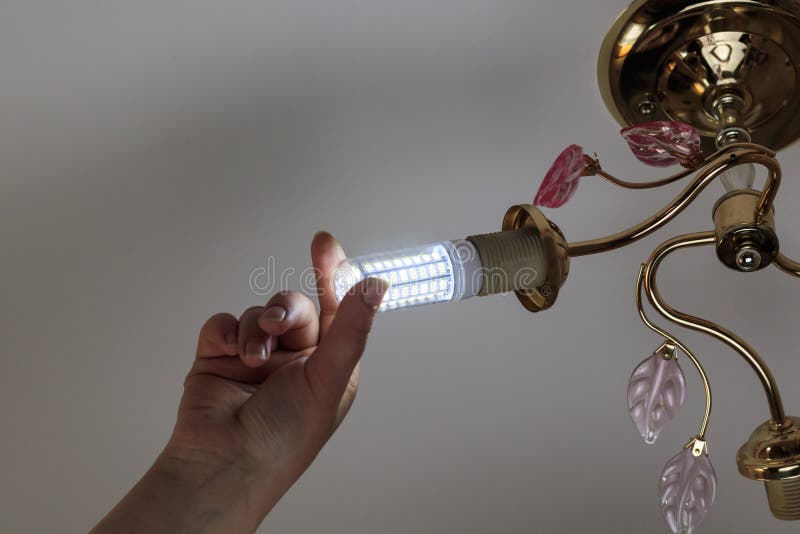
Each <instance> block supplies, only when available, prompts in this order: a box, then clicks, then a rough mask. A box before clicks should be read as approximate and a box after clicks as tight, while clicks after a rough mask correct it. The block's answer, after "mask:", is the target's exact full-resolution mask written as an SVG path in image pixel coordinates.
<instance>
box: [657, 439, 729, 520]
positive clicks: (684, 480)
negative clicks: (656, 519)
mask: <svg viewBox="0 0 800 534" xmlns="http://www.w3.org/2000/svg"><path fill="white" fill-rule="evenodd" d="M697 452H698V451H693V450H692V448H691V447H689V448H686V449H684V450H683V451H681V452H680V453H679V454H678V455H677V456H675V457H674V458H672V459H671V460H670V461H669V462H667V465H666V466H664V470H663V471H662V472H661V480H660V481H659V485H658V498H659V504H660V505H661V513H662V514H664V519H666V521H667V524H668V525H669V528H670V530H671V531H672V532H673V533H674V534H692V532H694V531H695V529H696V528H697V526H698V525H699V524H700V522H701V521H702V520H703V518H704V517H705V515H706V513H707V512H708V510H709V509H710V508H711V506H712V505H713V504H714V499H715V497H716V493H717V475H716V473H714V467H713V466H712V465H711V461H710V460H709V459H708V454H707V453H706V451H705V449H704V448H703V450H702V451H701V452H699V454H697Z"/></svg>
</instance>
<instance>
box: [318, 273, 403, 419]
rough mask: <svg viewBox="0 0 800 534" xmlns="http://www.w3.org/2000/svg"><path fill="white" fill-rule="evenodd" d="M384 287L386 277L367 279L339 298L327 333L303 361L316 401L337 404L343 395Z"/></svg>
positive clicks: (384, 291)
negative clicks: (317, 399)
mask: <svg viewBox="0 0 800 534" xmlns="http://www.w3.org/2000/svg"><path fill="white" fill-rule="evenodd" d="M388 288H389V282H388V281H386V280H383V279H380V278H367V279H366V280H362V281H361V282H359V283H358V284H356V285H355V286H353V288H352V289H351V290H350V291H348V292H347V295H345V297H344V299H342V302H341V303H340V304H339V308H338V309H337V310H336V315H335V316H334V318H333V322H332V323H331V325H330V328H329V329H328V332H327V333H326V334H325V336H324V337H323V338H322V340H321V341H320V343H319V347H317V350H316V351H314V354H312V355H311V357H310V358H309V360H308V362H307V364H306V365H307V366H308V368H307V370H308V377H309V380H310V382H311V388H312V389H313V391H314V393H315V394H316V396H317V398H319V399H320V400H323V401H329V402H331V403H335V404H338V402H339V399H340V398H341V397H342V395H344V392H345V390H346V389H347V384H348V382H349V380H350V376H351V375H352V374H353V371H354V370H355V367H356V365H357V364H358V361H359V359H360V358H361V354H362V353H363V352H364V348H365V347H366V345H367V337H368V336H369V332H370V329H371V327H372V320H373V318H374V317H375V312H376V311H377V310H378V307H379V306H380V303H381V300H383V295H384V294H385V293H386V290H387V289H388Z"/></svg>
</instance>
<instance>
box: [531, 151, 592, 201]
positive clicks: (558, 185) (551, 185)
mask: <svg viewBox="0 0 800 534" xmlns="http://www.w3.org/2000/svg"><path fill="white" fill-rule="evenodd" d="M586 163H587V160H586V155H585V154H584V153H583V149H582V148H581V147H579V146H578V145H570V146H568V147H567V148H565V149H564V151H563V152H561V154H559V156H558V158H556V160H555V162H553V166H552V167H550V170H549V171H547V174H546V175H545V177H544V180H543V181H542V185H541V186H540V187H539V191H538V192H537V193H536V197H535V198H534V199H533V205H534V206H545V207H547V208H560V207H561V206H563V205H564V204H566V203H567V201H568V200H569V199H570V198H572V195H574V194H575V190H576V189H577V188H578V183H580V179H581V178H582V177H583V176H588V174H589V172H588V170H587V168H586Z"/></svg>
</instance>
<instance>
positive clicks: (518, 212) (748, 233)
mask: <svg viewBox="0 0 800 534" xmlns="http://www.w3.org/2000/svg"><path fill="white" fill-rule="evenodd" d="M598 72H599V82H600V89H601V92H602V94H603V98H604V100H605V103H606V105H607V106H608V108H609V110H610V111H611V113H612V115H613V116H614V118H615V119H616V120H617V121H618V122H619V123H620V124H621V125H622V126H623V127H624V128H623V130H622V136H623V137H624V139H625V140H626V141H627V143H628V144H629V145H630V148H631V149H632V151H633V154H634V155H635V156H636V158H638V159H639V160H640V161H642V162H643V163H645V164H647V165H650V166H654V167H668V166H673V165H676V166H677V165H679V166H682V167H683V169H682V170H681V171H680V172H678V173H677V174H674V175H672V176H669V177H667V178H664V179H661V180H658V181H653V182H646V183H645V182H631V181H627V180H621V179H619V178H616V177H615V176H613V175H611V174H609V173H608V172H606V171H605V170H604V169H603V167H602V166H601V164H600V160H599V159H598V158H597V157H596V156H594V157H590V156H588V155H586V154H584V151H583V149H582V148H581V147H579V146H576V145H572V146H569V147H568V148H567V149H566V150H564V152H562V153H561V155H560V156H559V157H558V158H557V159H556V161H555V163H554V164H553V166H552V168H551V169H550V171H549V172H548V173H547V175H546V176H545V178H544V181H543V183H542V185H541V188H540V189H539V192H538V194H537V195H536V197H535V199H534V202H533V204H521V205H517V206H514V207H512V208H511V209H509V210H508V212H507V213H506V215H505V218H504V220H503V225H502V231H501V232H498V233H494V234H488V235H480V236H472V237H468V238H467V239H463V240H458V241H446V242H443V243H438V244H434V245H428V246H425V247H419V248H418V249H413V250H404V251H400V252H396V253H388V254H380V255H375V256H369V257H363V258H357V259H351V260H346V262H345V263H344V264H343V265H342V266H341V267H340V268H339V269H338V271H337V273H336V277H335V287H336V291H337V293H338V294H339V295H340V296H341V295H342V294H344V292H346V291H347V290H348V289H349V288H351V287H352V286H353V284H354V283H355V282H356V281H358V280H359V279H361V278H364V277H368V276H380V277H383V278H385V279H387V280H389V281H390V282H391V284H392V285H391V288H390V289H389V292H388V294H387V295H386V296H385V299H384V302H383V304H382V309H383V310H393V309H400V308H406V307H410V306H418V305H423V304H430V303H439V302H450V301H458V300H462V299H465V298H469V297H474V296H486V295H493V294H499V293H506V292H510V291H514V292H516V294H517V296H518V298H519V300H520V301H521V303H522V304H523V305H524V306H525V307H526V308H527V309H528V310H530V311H532V312H538V311H542V310H545V309H547V308H550V307H551V306H552V305H553V304H554V303H555V301H556V298H557V297H558V292H559V290H560V289H561V287H562V286H563V284H564V282H565V280H566V278H567V274H568V272H569V262H570V259H571V258H577V257H580V256H585V255H588V254H597V253H601V252H608V251H610V250H613V249H616V248H619V247H623V246H626V245H629V244H631V243H633V242H635V241H637V240H639V239H642V238H643V237H646V236H648V235H650V234H651V233H653V232H655V231H656V230H658V229H659V228H661V227H663V226H665V225H666V224H667V223H669V222H670V221H671V220H672V219H674V218H675V217H676V216H677V215H679V214H680V213H681V212H682V211H683V210H684V209H685V208H686V207H687V206H688V205H689V204H690V203H692V202H693V201H694V200H695V199H696V198H697V197H698V195H699V194H700V193H701V192H702V191H703V190H704V189H706V187H707V186H708V185H709V184H711V183H712V182H714V181H717V180H719V181H720V182H721V183H722V184H723V186H724V188H725V191H726V192H725V194H724V195H723V196H722V197H721V198H720V199H719V200H718V201H717V203H716V205H715V206H714V209H713V212H712V213H713V224H714V229H713V230H708V231H701V232H697V233H692V234H686V235H680V236H677V237H674V238H672V239H669V240H668V241H666V242H664V243H663V244H661V245H659V246H658V247H657V248H656V250H655V251H654V252H653V253H652V255H651V256H650V258H649V259H648V260H647V261H646V262H645V263H644V264H643V265H642V266H641V269H640V271H639V276H638V280H637V284H636V299H635V302H636V305H637V308H638V311H639V314H640V317H641V319H642V321H643V322H644V323H645V325H646V326H647V327H648V328H650V329H651V330H653V331H654V332H655V333H656V334H658V336H660V338H661V339H662V342H661V343H660V345H659V346H658V347H657V348H656V350H655V351H654V352H653V355H652V356H651V357H649V358H647V359H646V360H645V361H643V362H642V363H641V364H640V365H639V366H638V367H637V368H636V369H635V370H634V371H633V374H632V375H631V379H630V382H629V388H628V407H629V411H630V415H631V418H632V420H633V422H634V424H635V426H636V428H637V430H638V431H639V433H640V434H641V436H642V438H643V439H644V441H645V442H647V443H653V442H655V441H656V439H658V437H659V434H660V433H661V431H662V430H663V429H664V427H665V425H666V424H667V423H668V422H669V421H670V420H671V419H672V418H673V417H674V416H675V413H676V411H677V410H678V409H679V408H680V407H681V405H682V404H683V401H684V397H685V388H686V385H685V380H684V375H683V371H682V369H681V366H680V364H679V355H680V354H681V353H682V355H683V356H685V357H686V359H687V360H688V361H689V362H690V363H691V364H692V365H693V366H694V367H695V368H696V369H697V371H698V372H699V374H700V377H701V379H702V382H703V385H704V389H705V396H706V405H705V413H704V414H703V418H702V421H701V424H700V428H699V430H698V433H697V434H696V435H695V436H693V437H692V438H691V439H689V440H688V442H687V443H686V445H685V446H684V447H683V449H682V450H681V452H680V453H679V454H678V455H676V456H675V457H674V458H672V459H671V460H670V461H669V462H667V464H666V466H665V467H664V470H663V472H662V474H661V478H660V485H659V499H660V505H661V509H662V512H663V514H664V517H665V519H666V521H667V523H668V525H669V527H670V528H671V530H672V531H673V532H675V533H679V532H680V533H690V532H692V531H693V530H694V529H695V528H696V527H697V525H698V524H699V523H700V521H701V520H702V519H703V517H704V516H705V515H706V513H707V511H708V510H709V508H710V507H711V505H712V504H713V502H714V498H715V493H716V486H717V481H716V475H715V474H714V469H713V467H712V466H711V463H710V461H709V457H708V445H707V441H706V433H707V428H708V424H709V420H710V417H711V406H712V397H711V387H710V385H709V381H708V377H707V375H706V372H705V370H704V369H703V366H702V364H701V363H700V360H699V359H698V358H697V357H696V356H695V355H694V353H693V352H692V351H691V350H690V349H689V348H688V347H686V346H685V345H684V344H683V343H682V342H681V341H680V340H679V339H678V338H676V337H675V336H674V335H673V334H672V333H670V332H669V331H667V330H665V329H663V328H661V327H659V326H657V325H656V324H655V323H654V322H652V321H651V319H650V318H649V317H648V316H647V314H646V313H645V309H644V306H643V299H642V295H644V296H646V298H647V300H648V301H649V303H650V304H651V305H652V306H653V308H654V309H655V310H656V311H658V312H659V313H660V315H661V316H662V317H664V318H665V319H667V320H669V321H671V322H673V323H675V324H677V325H679V326H682V327H684V328H688V329H692V330H696V331H699V332H703V333H705V334H708V335H710V336H712V337H714V338H716V339H718V340H719V341H721V342H723V343H725V344H726V345H728V346H729V347H730V348H731V349H733V350H734V351H735V352H737V353H738V354H739V355H741V356H742V358H744V360H745V361H746V362H747V363H748V364H749V365H750V367H751V368H752V369H753V371H754V372H755V373H756V375H757V377H758V379H759V381H760V382H761V385H762V386H763V389H764V392H765V394H766V399H767V403H768V407H769V414H770V418H769V420H768V421H767V422H765V423H764V424H762V425H761V426H759V427H758V428H756V430H755V432H753V434H752V436H751V437H750V439H749V440H748V441H747V443H745V445H743V446H742V447H741V449H740V450H739V453H738V455H737V463H738V466H739V472H740V473H741V474H742V475H744V476H746V477H748V478H750V479H753V480H757V481H762V482H764V483H765V486H766V491H767V498H768V501H769V505H770V509H771V510H772V513H773V514H774V515H775V516H776V517H777V518H780V519H785V520H800V418H794V417H789V416H787V415H786V414H785V412H784V409H783V404H782V402H781V396H780V393H779V391H778V386H777V384H776V381H775V378H774V376H773V375H772V372H771V371H770V369H769V367H768V366H767V365H766V363H765V362H764V360H763V359H762V358H761V356H760V355H759V354H758V353H757V352H756V350H755V349H754V348H753V347H751V346H750V345H748V344H747V342H745V341H744V340H743V339H742V338H741V337H739V336H738V335H736V334H734V333H733V332H730V331H729V330H727V329H725V328H724V327H722V326H720V325H718V324H715V323H713V322H711V321H708V320H705V319H701V318H699V317H695V316H692V315H689V314H687V313H683V312H681V311H678V310H676V309H675V308H673V307H672V306H671V305H670V304H668V303H667V302H666V301H665V300H664V298H663V297H662V295H661V293H660V292H659V290H658V285H657V281H656V275H657V273H658V268H659V266H660V265H661V263H662V262H663V261H664V260H665V259H667V257H668V256H669V255H670V254H672V253H673V252H675V251H678V250H682V249H686V248H700V247H711V246H714V247H715V248H716V253H717V257H718V258H719V260H720V261H721V262H722V263H723V264H724V265H725V266H727V267H729V268H731V269H733V270H736V271H739V272H742V273H750V272H755V271H760V270H762V269H766V268H767V267H769V266H771V265H774V266H776V267H777V268H778V269H780V270H781V271H783V272H785V273H788V274H790V275H793V276H798V277H800V263H799V262H796V261H793V260H791V259H789V258H787V257H786V256H784V255H783V254H782V253H781V252H780V245H779V240H778V236H777V233H776V227H775V210H774V207H773V204H774V201H775V197H776V195H777V193H778V189H779V186H780V182H781V167H780V165H779V163H778V161H777V160H776V159H775V152H774V151H775V150H777V149H779V148H782V147H784V146H786V145H788V144H789V143H791V142H792V141H794V140H795V139H797V138H798V137H800V2H798V1H794V0H771V1H767V0H711V1H708V0H706V1H699V0H690V1H682V2H676V1H670V0H637V1H635V2H633V3H632V4H631V6H630V7H629V8H628V9H627V10H626V11H625V12H624V13H623V14H622V15H621V16H620V17H619V19H618V20H617V21H616V23H615V24H614V25H613V27H612V28H611V30H610V31H609V33H608V35H607V36H606V38H605V41H604V43H603V46H602V49H601V52H600V60H599V70H598ZM757 168H761V169H762V170H763V171H764V172H763V174H764V176H765V180H764V185H763V187H762V188H761V189H760V190H756V189H754V185H755V180H756V175H757ZM588 176H599V177H601V178H604V179H605V180H607V181H609V182H611V183H612V184H614V185H616V186H618V187H622V188H626V189H650V188H657V187H660V186H664V185H667V184H671V183H674V182H678V181H683V180H688V183H687V185H686V186H685V187H684V189H683V190H682V191H681V193H680V194H679V195H678V196H677V197H675V198H674V199H673V200H671V201H670V202H669V203H667V205H666V206H665V207H664V208H663V209H661V210H660V211H658V212H657V213H655V214H654V215H652V216H650V217H649V218H647V219H646V220H644V221H643V222H641V223H639V224H637V225H635V226H633V227H631V228H628V229H626V230H623V231H621V232H618V233H616V234H613V235H610V236H607V237H603V238H600V239H593V240H590V241H581V242H568V241H567V240H566V239H565V237H564V235H563V234H562V233H561V231H560V230H559V228H558V227H557V226H556V225H555V224H554V223H552V222H551V221H550V220H548V219H547V218H546V217H545V216H544V215H543V214H542V212H541V211H540V210H539V209H538V207H547V208H558V207H560V206H561V205H563V204H564V203H565V202H567V201H568V200H569V199H570V198H571V197H572V195H573V194H574V193H575V190H576V188H577V187H578V183H579V181H580V179H581V178H583V177H588ZM691 177H693V178H691Z"/></svg>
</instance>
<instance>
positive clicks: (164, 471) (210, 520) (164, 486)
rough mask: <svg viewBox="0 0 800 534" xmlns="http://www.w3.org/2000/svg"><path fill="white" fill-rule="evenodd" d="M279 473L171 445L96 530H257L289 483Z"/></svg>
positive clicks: (151, 531) (99, 531) (155, 531)
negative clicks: (213, 459)
mask: <svg viewBox="0 0 800 534" xmlns="http://www.w3.org/2000/svg"><path fill="white" fill-rule="evenodd" d="M276 478H277V477H273V476H272V475H270V474H268V473H265V471H264V469H260V470H255V469H250V468H249V467H248V466H246V465H244V464H242V463H240V462H230V463H227V462H215V461H209V460H208V459H207V458H200V457H199V455H197V454H196V453H191V452H188V451H185V450H179V449H175V448H174V447H172V446H167V448H166V449H165V450H164V452H162V454H161V455H160V456H159V457H158V459H157V460H156V462H155V463H154V464H153V466H152V467H151V468H150V469H149V470H148V471H147V473H146V474H145V475H144V477H142V479H141V480H140V481H139V482H138V483H137V484H136V485H135V486H134V488H133V489H132V490H131V491H130V493H128V495H126V496H125V497H124V498H123V499H122V501H121V502H120V503H119V504H118V505H117V506H116V507H115V508H114V509H113V510H112V511H111V512H110V513H109V514H108V515H107V516H106V517H105V518H104V519H103V520H102V521H101V522H100V524H98V525H97V527H95V530H94V531H93V532H94V533H96V534H98V533H103V532H115V533H117V532H129V533H134V532H147V533H159V532H165V533H166V532H170V533H172V532H223V531H225V532H252V531H254V530H255V529H256V528H257V527H258V525H259V524H260V523H261V521H262V520H263V519H264V517H265V516H266V514H267V513H268V512H269V511H270V510H271V509H272V507H273V506H274V505H275V503H276V502H277V501H278V499H279V498H280V497H281V496H282V495H283V493H284V492H285V489H286V488H288V486H285V487H284V485H283V484H280V482H279V480H277V479H276Z"/></svg>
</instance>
